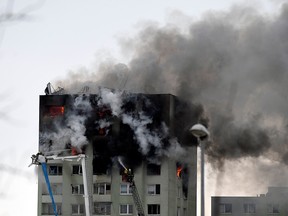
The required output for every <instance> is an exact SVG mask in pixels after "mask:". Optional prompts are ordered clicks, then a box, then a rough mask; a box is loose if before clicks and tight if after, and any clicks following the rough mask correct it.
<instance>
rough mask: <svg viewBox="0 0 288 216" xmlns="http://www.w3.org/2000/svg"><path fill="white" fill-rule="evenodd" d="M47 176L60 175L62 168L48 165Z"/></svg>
mask: <svg viewBox="0 0 288 216" xmlns="http://www.w3.org/2000/svg"><path fill="white" fill-rule="evenodd" d="M48 174H49V175H62V166H61V165H53V166H52V165H50V166H48Z"/></svg>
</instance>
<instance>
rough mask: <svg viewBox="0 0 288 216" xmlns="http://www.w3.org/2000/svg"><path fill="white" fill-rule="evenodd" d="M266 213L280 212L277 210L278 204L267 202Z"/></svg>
mask: <svg viewBox="0 0 288 216" xmlns="http://www.w3.org/2000/svg"><path fill="white" fill-rule="evenodd" d="M267 207H268V209H267V210H268V213H272V214H278V213H280V211H279V204H268V206H267Z"/></svg>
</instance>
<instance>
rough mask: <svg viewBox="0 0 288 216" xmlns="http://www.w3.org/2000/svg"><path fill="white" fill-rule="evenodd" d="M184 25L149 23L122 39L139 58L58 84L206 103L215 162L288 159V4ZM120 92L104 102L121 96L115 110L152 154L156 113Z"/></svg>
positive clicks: (211, 154)
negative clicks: (125, 105)
mask: <svg viewBox="0 0 288 216" xmlns="http://www.w3.org/2000/svg"><path fill="white" fill-rule="evenodd" d="M183 16H184V15H183ZM180 20H181V19H180ZM178 26H181V25H177V23H176V24H175V23H168V24H167V25H164V26H159V25H156V24H151V25H149V24H148V25H145V26H144V27H143V28H142V30H140V31H139V32H138V34H137V35H136V36H134V38H128V39H127V38H126V39H122V40H121V46H122V49H123V50H125V52H126V53H128V52H129V54H130V56H131V59H130V60H129V62H128V63H127V64H126V65H125V64H116V63H114V62H104V63H101V64H100V66H99V68H97V69H96V71H97V73H93V72H86V73H81V72H79V73H77V72H74V76H73V78H71V77H68V78H67V79H66V80H62V81H59V82H57V84H58V85H60V86H63V87H64V88H65V89H66V90H67V91H68V92H71V93H73V92H75V91H76V92H80V90H81V88H82V87H83V86H89V87H90V89H91V90H94V89H96V86H105V87H109V88H113V89H119V88H120V90H121V91H124V90H125V91H128V92H129V91H130V92H142V93H152V94H153V93H171V94H174V95H176V96H178V97H179V98H181V99H183V100H186V101H190V102H191V103H192V104H202V105H200V106H201V107H204V117H203V113H202V114H201V116H200V115H198V121H204V122H205V124H206V126H208V127H209V130H210V132H211V137H210V142H209V144H208V145H207V154H208V157H209V160H210V161H213V162H216V163H214V164H217V165H221V164H222V162H223V161H224V160H234V159H239V158H243V157H258V156H260V155H263V154H265V155H266V156H267V157H270V158H273V159H275V158H277V160H279V161H284V162H285V163H287V158H288V157H287V155H288V148H287V117H288V116H287V108H288V103H287V90H288V87H287V83H288V82H287V81H288V76H287V71H288V70H287V69H288V68H287V66H288V65H287V62H288V61H287V59H288V37H287V35H288V5H287V4H283V6H282V8H281V10H280V11H279V12H277V13H275V14H264V13H261V12H259V11H257V10H256V9H255V8H251V7H246V6H234V7H232V8H231V9H230V10H229V11H222V12H210V13H207V14H206V15H205V16H203V17H202V18H201V19H200V20H198V21H191V22H190V23H189V25H188V26H186V28H182V27H181V28H180V27H178ZM93 71H95V69H93ZM75 74H77V76H75ZM75 77H76V78H75ZM70 78H71V79H70ZM93 80H94V81H95V82H93ZM115 96H117V95H113V94H112V95H109V94H107V97H103V99H102V100H103V101H102V103H107V102H108V101H110V100H114V101H115V100H116V101H115V103H110V104H111V107H112V110H113V113H114V114H115V115H118V116H121V118H122V119H123V121H124V122H125V123H126V124H128V125H129V126H130V127H132V128H133V127H136V128H135V131H136V137H137V140H139V143H140V144H141V148H140V149H141V151H142V152H143V153H146V152H147V139H148V140H149V142H150V143H153V145H154V146H158V145H160V144H159V139H158V137H157V136H156V135H155V134H153V133H152V134H151V133H150V134H147V133H146V131H145V130H146V129H145V123H146V122H149V119H146V117H145V116H142V115H141V113H139V116H138V117H137V119H138V121H137V120H135V119H134V120H133V119H131V118H130V117H131V116H130V117H129V116H126V115H125V114H121V109H120V108H119V107H120V105H119V103H120V104H121V101H117V97H115ZM114 97H115V98H114ZM191 115H194V113H191ZM208 119H209V120H208ZM163 131H164V129H163ZM163 131H162V132H163ZM162 134H165V133H162ZM147 135H148V136H147ZM143 136H145V139H146V140H145V139H144V140H143V139H142V138H141V137H143Z"/></svg>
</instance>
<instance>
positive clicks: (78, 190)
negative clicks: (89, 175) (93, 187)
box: [71, 184, 84, 195]
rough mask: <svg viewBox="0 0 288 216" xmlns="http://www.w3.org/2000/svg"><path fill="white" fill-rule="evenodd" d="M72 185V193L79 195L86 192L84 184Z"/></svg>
mask: <svg viewBox="0 0 288 216" xmlns="http://www.w3.org/2000/svg"><path fill="white" fill-rule="evenodd" d="M71 187H72V194H78V195H82V194H84V185H83V184H79V185H71Z"/></svg>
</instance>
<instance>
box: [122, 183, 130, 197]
mask: <svg viewBox="0 0 288 216" xmlns="http://www.w3.org/2000/svg"><path fill="white" fill-rule="evenodd" d="M122 186H126V191H125V193H123V192H122ZM120 195H126V196H127V195H132V187H131V185H130V184H129V183H121V184H120Z"/></svg>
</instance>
